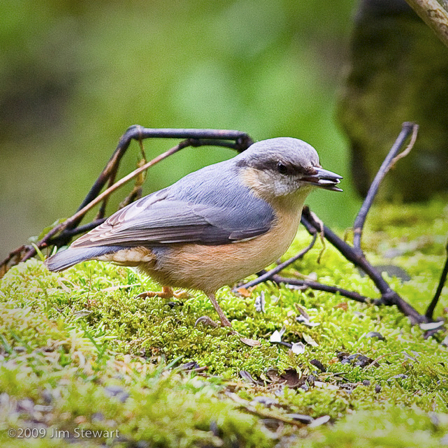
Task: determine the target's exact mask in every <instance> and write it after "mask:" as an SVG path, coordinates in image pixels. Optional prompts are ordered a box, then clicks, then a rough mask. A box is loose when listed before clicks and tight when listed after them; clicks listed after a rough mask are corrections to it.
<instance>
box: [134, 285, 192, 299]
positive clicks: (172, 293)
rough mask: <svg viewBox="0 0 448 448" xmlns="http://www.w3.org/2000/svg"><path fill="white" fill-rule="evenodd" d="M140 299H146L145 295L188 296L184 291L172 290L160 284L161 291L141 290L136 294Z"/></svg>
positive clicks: (181, 297) (163, 297) (179, 297)
mask: <svg viewBox="0 0 448 448" xmlns="http://www.w3.org/2000/svg"><path fill="white" fill-rule="evenodd" d="M137 297H138V298H140V299H146V298H147V297H160V298H161V299H171V298H173V297H175V298H176V299H187V298H188V297H189V295H188V293H187V292H186V291H173V289H172V288H171V287H169V286H162V291H147V292H142V293H141V294H139V295H138V296H137Z"/></svg>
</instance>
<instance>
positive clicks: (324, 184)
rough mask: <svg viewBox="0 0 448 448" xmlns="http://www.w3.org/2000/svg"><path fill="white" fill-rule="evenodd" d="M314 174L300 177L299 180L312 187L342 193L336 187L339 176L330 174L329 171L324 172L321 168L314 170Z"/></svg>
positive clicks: (340, 177)
mask: <svg viewBox="0 0 448 448" xmlns="http://www.w3.org/2000/svg"><path fill="white" fill-rule="evenodd" d="M314 169H315V171H316V173H315V174H311V175H307V176H304V177H302V178H301V179H300V180H301V181H302V182H306V183H308V184H310V185H313V186H314V187H320V188H324V189H325V190H331V191H342V190H341V189H340V188H339V187H337V186H336V185H337V184H338V183H339V182H340V179H342V176H339V174H335V173H332V172H331V171H327V170H324V169H323V168H314Z"/></svg>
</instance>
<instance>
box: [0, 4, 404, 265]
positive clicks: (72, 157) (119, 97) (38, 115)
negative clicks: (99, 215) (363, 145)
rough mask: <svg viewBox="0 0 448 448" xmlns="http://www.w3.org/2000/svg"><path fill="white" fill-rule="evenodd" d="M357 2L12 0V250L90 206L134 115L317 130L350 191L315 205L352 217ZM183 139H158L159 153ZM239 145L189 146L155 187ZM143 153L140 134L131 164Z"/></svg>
mask: <svg viewBox="0 0 448 448" xmlns="http://www.w3.org/2000/svg"><path fill="white" fill-rule="evenodd" d="M355 5H356V2H355V1H354V0H339V1H333V2H322V1H317V0H315V1H307V2H304V1H293V0H282V1H275V2H273V1H268V0H240V1H230V0H223V1H220V2H211V1H205V0H191V1H188V0H187V1H171V2H167V1H159V0H153V1H95V2H92V1H79V0H72V1H68V0H65V1H63V0H46V1H45V2H36V1H33V0H3V1H2V2H0V17H1V19H0V120H1V126H0V160H1V164H0V228H1V232H0V258H4V256H5V255H6V254H7V253H8V252H9V251H10V250H12V249H14V248H15V247H17V246H19V245H20V244H23V243H25V242H26V241H27V238H28V237H29V236H31V235H37V234H39V233H40V231H41V229H42V228H43V227H45V226H47V225H49V224H51V223H52V222H54V221H55V220H56V219H58V218H61V217H66V216H70V215H71V214H72V213H73V212H74V211H75V210H76V208H77V206H78V205H79V203H80V202H81V200H82V199H83V198H84V196H85V194H86V193H87V191H88V189H89V188H90V186H91V184H92V183H93V181H94V180H95V179H96V177H97V176H98V174H99V173H100V171H101V169H102V168H103V167H104V165H105V164H106V162H107V160H108V159H109V157H110V155H111V154H112V151H113V150H114V148H115V146H116V143H117V141H118V139H119V137H120V136H121V134H123V132H124V131H125V130H126V129H127V127H128V126H130V125H132V124H141V125H143V126H146V127H173V128H176V127H178V128H221V129H238V130H241V131H245V132H248V133H249V134H250V135H251V136H252V138H254V139H255V140H261V139H265V138H271V137H278V136H291V137H297V138H301V139H303V140H306V141H307V142H309V143H310V144H312V145H313V146H315V148H316V149H317V150H318V152H319V154H320V158H321V162H322V165H323V166H324V167H325V168H327V169H330V170H332V171H335V172H337V173H339V174H341V175H343V176H344V177H345V179H344V181H343V188H344V193H341V194H335V193H331V192H327V191H319V192H316V193H314V194H313V195H311V197H310V198H309V200H308V203H309V204H310V205H311V206H312V208H313V209H314V210H315V211H316V212H317V213H318V214H319V215H320V216H321V217H322V218H323V219H324V221H326V222H327V223H328V224H330V225H333V226H338V227H345V226H349V225H351V224H352V222H353V218H354V216H355V214H356V211H357V209H358V206H359V199H357V198H356V197H355V195H354V193H353V191H352V188H351V185H350V175H349V172H348V160H347V159H348V154H347V143H346V141H345V140H344V138H343V136H342V134H341V132H340V130H339V129H338V128H337V126H336V124H335V119H334V108H335V102H336V98H337V94H338V86H339V85H340V84H341V80H342V73H343V68H344V61H345V60H346V57H347V46H348V38H349V35H350V30H351V28H352V15H353V11H354V8H355ZM398 131H399V130H397V132H398ZM174 143H175V142H174V141H161V140H155V141H152V142H149V141H147V142H146V143H145V148H146V152H147V156H148V157H153V156H155V155H157V154H159V153H160V152H162V151H163V150H165V149H166V148H168V147H171V146H172V145H173V144H174ZM232 155H234V153H233V152H232V151H231V150H227V149H214V148H199V149H186V150H184V151H183V152H182V153H180V154H177V155H175V156H173V157H171V158H169V159H168V160H166V161H164V162H162V163H161V164H160V165H158V166H157V167H156V168H155V169H153V170H151V171H150V172H149V176H148V179H147V182H146V184H145V193H149V192H150V191H153V190H155V189H159V188H162V187H164V186H166V185H169V184H170V183H172V182H174V181H175V180H177V179H178V178H180V177H182V176H183V175H185V174H186V173H188V172H190V171H193V170H196V169H198V168H200V167H202V166H204V165H207V164H210V163H213V162H217V161H220V160H223V159H226V158H229V157H231V156H232ZM138 156H139V149H138V145H137V144H135V143H134V144H132V145H131V147H130V149H129V150H128V154H127V156H126V157H125V160H124V163H123V166H122V169H121V172H120V174H122V175H123V174H124V173H125V172H128V171H130V170H132V169H133V168H134V167H135V163H136V161H137V160H138ZM131 187H132V186H131V185H129V186H128V187H127V188H126V192H127V191H129V190H130V189H131ZM126 192H125V191H123V190H121V191H120V192H119V194H118V196H120V198H122V197H123V196H124V195H125V193H126ZM118 200H119V198H118V197H117V198H116V199H115V201H116V202H117V201H118Z"/></svg>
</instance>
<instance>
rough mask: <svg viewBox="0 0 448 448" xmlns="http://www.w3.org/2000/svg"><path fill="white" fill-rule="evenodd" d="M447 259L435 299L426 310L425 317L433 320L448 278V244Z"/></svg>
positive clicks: (447, 246) (447, 248)
mask: <svg viewBox="0 0 448 448" xmlns="http://www.w3.org/2000/svg"><path fill="white" fill-rule="evenodd" d="M446 251H447V258H446V260H445V266H444V267H443V270H442V274H441V276H440V281H439V285H438V286H437V290H436V293H435V294H434V298H433V299H432V300H431V303H430V304H429V306H428V309H427V310H426V313H425V316H426V317H427V318H428V319H430V320H432V319H433V315H434V310H435V309H436V306H437V303H438V302H439V298H440V295H441V294H442V289H443V287H444V286H445V282H446V278H447V276H448V243H447V245H446Z"/></svg>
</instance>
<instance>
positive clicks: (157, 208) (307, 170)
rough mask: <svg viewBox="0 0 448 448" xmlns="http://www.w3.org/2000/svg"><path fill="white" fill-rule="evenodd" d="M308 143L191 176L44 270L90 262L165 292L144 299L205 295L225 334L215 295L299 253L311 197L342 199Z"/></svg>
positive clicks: (272, 145) (252, 153) (116, 218)
mask: <svg viewBox="0 0 448 448" xmlns="http://www.w3.org/2000/svg"><path fill="white" fill-rule="evenodd" d="M341 179H342V176H339V175H338V174H335V173H333V172H331V171H327V170H325V169H323V168H322V167H321V165H320V163H319V156H318V154H317V152H316V150H315V149H314V148H313V147H312V146H311V145H309V144H308V143H306V142H304V141H302V140H299V139H296V138H292V137H279V138H271V139H267V140H261V141H258V142H256V143H254V144H252V145H251V146H250V147H249V148H248V149H246V150H245V151H243V152H241V153H239V154H238V155H236V156H235V157H233V158H231V159H229V160H226V161H223V162H219V163H216V164H213V165H209V166H206V167H204V168H202V169H199V170H198V171H195V172H192V173H190V174H187V175H186V176H185V177H183V178H181V179H180V180H179V181H177V182H176V183H174V184H172V185H171V186H169V187H167V188H164V189H162V190H159V191H156V192H154V193H151V194H149V195H147V196H145V197H143V198H141V199H139V200H137V201H135V202H133V203H131V204H129V205H127V206H126V207H124V208H122V209H121V210H118V211H117V212H115V213H114V214H113V215H111V216H110V217H109V218H108V219H107V220H106V221H105V222H103V223H102V224H100V225H99V226H98V227H96V228H94V229H93V230H91V231H90V232H88V233H86V234H85V235H83V236H81V237H80V238H78V239H77V240H75V241H74V242H73V243H72V245H71V246H70V247H69V248H68V249H66V250H60V251H59V252H57V253H56V254H54V255H53V256H51V257H50V258H48V259H47V260H46V261H45V264H46V266H47V268H48V269H49V270H50V271H62V270H64V269H67V268H69V267H71V266H73V265H75V264H77V263H80V262H82V261H86V260H99V261H109V262H113V263H115V264H118V265H124V266H131V267H135V268H138V270H140V271H142V272H144V273H146V274H147V275H149V276H150V277H151V278H152V279H153V280H155V281H156V282H158V283H159V284H160V285H162V291H161V292H151V291H150V292H147V293H142V294H140V295H139V297H151V296H156V295H157V296H160V297H165V298H171V297H173V295H175V294H176V293H175V292H174V291H173V288H183V289H186V290H199V291H202V292H204V293H205V294H206V295H207V296H208V298H209V299H210V301H211V303H212V304H213V307H214V308H215V310H216V312H217V314H218V316H219V318H220V321H221V325H222V326H223V327H231V326H232V324H231V322H230V321H229V319H228V318H227V316H226V315H225V313H224V312H223V311H222V309H221V307H220V306H219V303H218V302H217V300H216V292H217V291H218V290H219V289H220V288H221V287H223V286H224V285H231V284H234V283H235V282H238V281H240V280H242V279H244V278H245V277H248V276H249V275H252V274H255V273H257V272H259V271H261V270H262V269H264V268H265V267H266V266H268V265H270V264H272V263H273V262H274V261H276V260H277V259H278V258H280V257H281V256H282V255H283V254H284V253H285V252H286V251H287V249H288V248H289V246H290V245H291V243H292V241H293V239H294V237H295V235H296V233H297V230H298V226H299V223H300V218H301V213H302V208H303V205H304V202H305V199H306V197H307V196H308V194H309V193H310V192H311V191H312V190H313V189H315V188H323V189H326V190H331V191H342V190H341V189H340V188H339V187H338V184H339V182H340V180H341Z"/></svg>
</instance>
